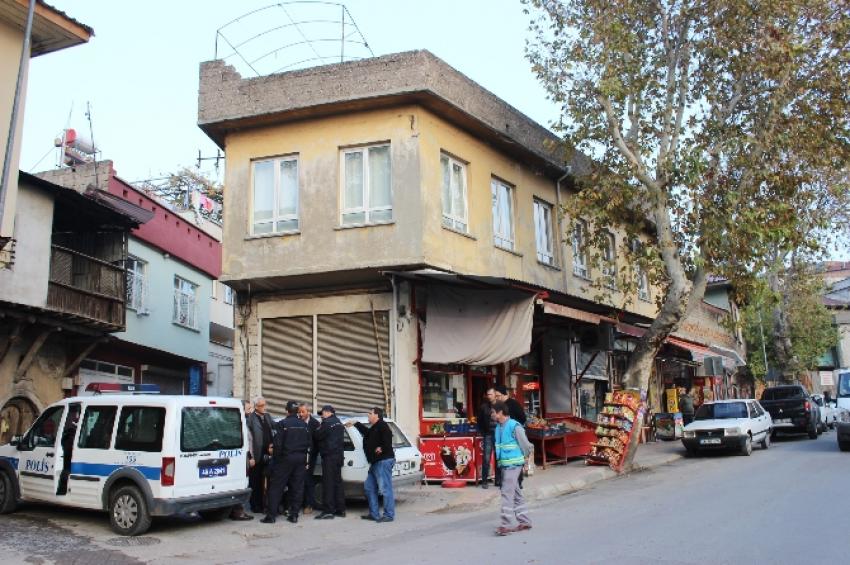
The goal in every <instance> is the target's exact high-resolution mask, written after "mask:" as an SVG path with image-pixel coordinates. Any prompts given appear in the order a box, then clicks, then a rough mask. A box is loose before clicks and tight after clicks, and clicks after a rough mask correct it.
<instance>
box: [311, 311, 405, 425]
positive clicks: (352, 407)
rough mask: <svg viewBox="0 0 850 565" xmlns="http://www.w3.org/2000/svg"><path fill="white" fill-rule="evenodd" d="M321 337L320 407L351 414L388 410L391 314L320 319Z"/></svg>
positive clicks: (357, 314)
mask: <svg viewBox="0 0 850 565" xmlns="http://www.w3.org/2000/svg"><path fill="white" fill-rule="evenodd" d="M373 316H374V317H373ZM318 333H319V344H318V349H319V367H318V369H319V371H318V391H317V399H316V403H317V405H319V406H321V405H322V404H333V405H334V407H335V408H336V409H337V410H338V411H340V412H348V413H351V412H365V411H367V410H368V409H369V408H371V407H372V406H379V407H387V405H388V402H387V401H386V399H385V396H384V394H385V391H386V393H387V394H389V387H390V364H389V343H390V333H389V313H388V312H387V311H386V310H383V311H375V312H374V314H373V312H358V313H354V314H334V315H328V316H318ZM376 334H377V340H376ZM382 364H383V369H382ZM382 373H383V377H382ZM385 387H386V388H385Z"/></svg>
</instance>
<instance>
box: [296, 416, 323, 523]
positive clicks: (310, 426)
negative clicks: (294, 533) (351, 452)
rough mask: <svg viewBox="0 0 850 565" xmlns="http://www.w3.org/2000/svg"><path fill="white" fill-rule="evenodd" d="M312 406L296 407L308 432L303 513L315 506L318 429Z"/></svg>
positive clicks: (308, 512) (311, 510)
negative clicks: (308, 454) (308, 452)
mask: <svg viewBox="0 0 850 565" xmlns="http://www.w3.org/2000/svg"><path fill="white" fill-rule="evenodd" d="M312 412H313V406H312V405H310V404H307V403H302V404H301V406H299V407H298V417H299V418H301V419H302V420H304V422H306V423H307V431H309V432H310V442H311V444H310V457H309V458H308V459H307V474H306V475H305V476H304V514H310V513H312V512H313V508H315V507H316V483H315V481H314V477H313V471H314V470H315V468H316V459H317V458H318V456H319V452H318V451H317V450H316V441H315V433H316V430H318V429H319V421H318V420H317V419H316V418H314V417H313V414H312Z"/></svg>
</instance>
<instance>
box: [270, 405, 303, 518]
mask: <svg viewBox="0 0 850 565" xmlns="http://www.w3.org/2000/svg"><path fill="white" fill-rule="evenodd" d="M310 444H311V437H310V432H309V430H308V429H307V423H306V422H304V421H303V420H302V419H301V418H299V417H298V415H297V414H292V415H289V416H287V417H286V418H284V419H283V420H281V421H280V422H278V424H277V434H276V435H275V437H274V456H273V458H272V475H271V479H270V481H269V500H268V503H269V509H268V514H267V515H266V519H267V520H269V521H274V519H275V517H276V516H277V510H278V506H280V501H281V500H282V499H283V491H284V488H286V487H287V486H288V487H289V520H290V521H292V522H294V521H296V520H297V519H298V512H299V511H300V510H301V503H302V501H303V497H304V476H305V474H306V471H307V468H306V467H307V454H308V452H309V451H310Z"/></svg>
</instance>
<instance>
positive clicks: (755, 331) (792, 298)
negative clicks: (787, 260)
mask: <svg viewBox="0 0 850 565" xmlns="http://www.w3.org/2000/svg"><path fill="white" fill-rule="evenodd" d="M779 281H780V292H779V293H776V292H773V291H772V290H771V289H770V287H769V285H768V284H767V283H766V282H765V281H763V280H760V281H757V282H756V284H754V285H752V286H751V287H750V290H749V292H748V296H747V305H746V306H745V307H744V308H743V309H742V310H741V326H742V329H743V332H744V338H745V339H746V340H747V343H748V344H749V347H750V352H749V357H748V359H747V364H748V365H749V366H750V370H751V371H752V373H753V375H755V376H756V377H757V378H760V379H762V380H764V379H765V378H766V376H767V374H768V369H771V372H774V373H777V372H778V373H779V374H783V375H790V376H792V377H794V376H798V375H793V373H794V372H795V367H789V366H788V358H789V357H790V358H791V359H793V360H794V365H795V366H796V367H799V369H798V370H803V371H812V370H815V369H817V367H818V360H819V359H820V357H821V356H822V355H823V354H824V353H826V352H827V351H828V350H829V348H830V347H834V346H835V345H836V344H837V343H838V331H837V329H836V327H835V325H834V323H833V319H832V318H833V317H832V314H831V313H830V311H829V310H828V309H827V308H826V306H824V304H823V293H824V290H825V285H824V282H823V279H822V278H820V277H818V276H817V275H815V274H814V273H813V271H812V269H811V268H809V267H806V266H802V267H796V268H794V269H789V270H785V271H784V272H783V273H782V276H781V277H779ZM777 308H778V309H782V310H783V312H784V313H785V315H786V317H787V321H788V322H787V325H788V329H787V331H788V334H789V335H788V337H789V341H790V347H791V351H790V355H786V354H778V353H777V349H776V347H775V346H774V343H775V341H776V335H775V327H774V325H773V324H772V322H771V320H772V319H773V313H774V311H775V310H776V309H777ZM765 357H766V358H767V363H768V367H765Z"/></svg>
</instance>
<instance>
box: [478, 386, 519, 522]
mask: <svg viewBox="0 0 850 565" xmlns="http://www.w3.org/2000/svg"><path fill="white" fill-rule="evenodd" d="M486 395H487V396H486V399H485V400H484V402H482V404H481V406H480V407H479V409H478V418H477V426H478V431H479V433H480V434H481V436H482V438H483V443H482V451H483V453H482V455H483V461H482V463H481V477H482V478H481V486H482V488H485V489H486V488H489V482H490V458H491V456H493V455H494V453H495V463H496V469H495V485H496V486H497V487H499V488H500V489H501V510H500V524H499V527H498V528H496V535H499V536H506V535H508V534H511V533H514V532H521V531H523V530H530V529H531V519H530V518H529V516H528V506H527V504H526V502H525V497H524V496H523V494H522V478H523V469H524V468H525V467H526V463H527V459H528V457H529V456H530V454H531V443H530V442H529V441H528V438H527V437H526V435H525V428H524V427H523V426H524V425H525V422H526V415H525V411H524V410H523V409H522V406H520V404H519V402H517V401H516V400H515V399H513V398H511V397H510V396H509V395H508V391H507V388H506V387H505V386H504V385H496V386H494V387H491V388H489V389H488V390H487V393H486Z"/></svg>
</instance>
